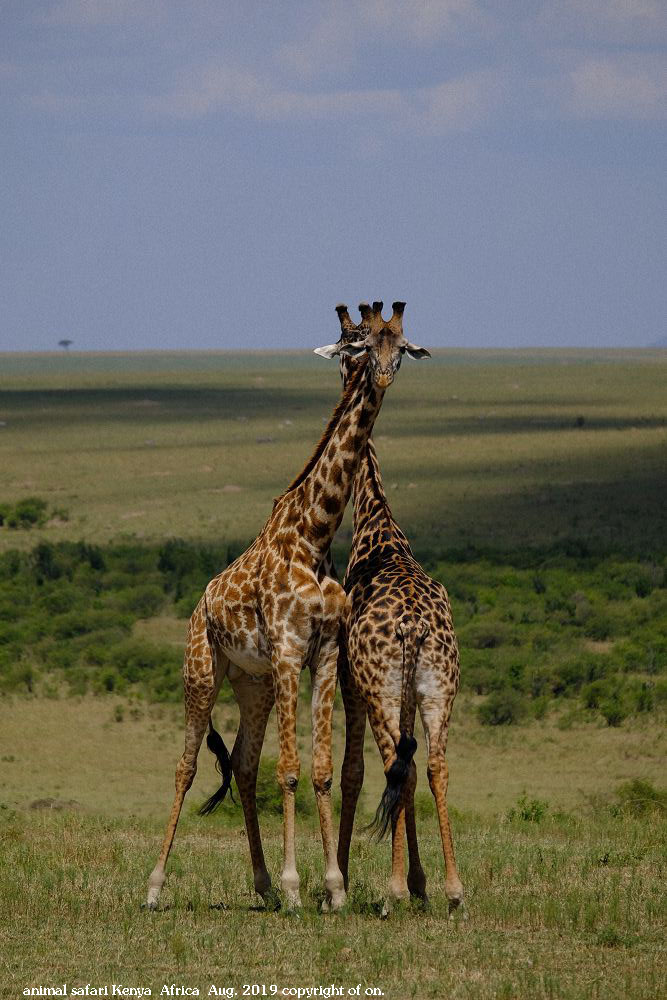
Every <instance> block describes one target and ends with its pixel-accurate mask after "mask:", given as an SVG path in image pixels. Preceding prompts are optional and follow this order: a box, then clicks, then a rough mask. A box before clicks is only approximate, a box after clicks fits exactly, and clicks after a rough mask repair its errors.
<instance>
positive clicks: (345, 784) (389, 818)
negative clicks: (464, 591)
mask: <svg viewBox="0 0 667 1000" xmlns="http://www.w3.org/2000/svg"><path fill="white" fill-rule="evenodd" d="M338 315H339V320H340V324H341V338H340V341H339V343H340V344H341V345H344V344H346V343H349V342H354V341H356V340H357V338H358V337H359V335H360V328H359V327H358V326H355V324H354V323H353V322H352V320H351V319H350V316H349V314H348V313H347V310H344V309H342V308H341V309H340V310H339V313H338ZM381 324H382V303H381V302H374V303H373V310H372V312H370V313H369V315H368V316H367V317H366V325H367V326H368V325H370V327H371V329H373V328H374V327H375V328H378V327H379V326H380V325H381ZM413 356H414V354H413ZM419 356H422V357H423V356H428V352H425V351H423V349H422V352H421V354H420V355H419ZM360 364H363V361H362V360H355V359H351V358H350V357H349V355H347V354H346V353H345V352H344V351H341V353H340V366H341V375H342V378H343V384H344V386H345V385H347V384H348V382H349V381H350V380H351V379H353V378H357V377H358V368H359V366H360ZM344 587H345V591H346V593H347V601H346V605H345V611H344V613H343V628H342V637H343V641H342V643H341V655H340V661H339V677H340V682H341V690H342V694H343V702H344V705H345V722H346V745H345V758H344V761H343V768H342V772H341V788H342V794H343V802H342V809H341V818H340V830H339V841H338V862H339V864H340V867H341V870H342V872H343V877H344V880H345V885H346V886H347V882H348V862H349V850H350V839H351V836H352V826H353V823H354V814H355V810H356V804H357V800H358V797H359V792H360V791H361V786H362V783H363V775H364V761H363V746H364V731H365V728H366V714H367V713H368V717H369V719H370V722H371V728H372V730H373V735H374V737H375V740H376V742H377V744H378V747H379V749H380V753H381V754H382V759H383V762H384V766H385V772H386V776H387V788H386V790H385V793H384V795H383V798H382V802H381V804H380V807H379V809H378V814H377V827H378V831H379V833H380V834H382V833H384V831H386V829H387V827H388V826H389V823H391V827H392V877H391V881H390V884H389V896H390V898H395V899H400V898H403V897H404V896H407V895H408V894H411V895H414V896H417V897H420V898H422V899H424V900H426V876H425V874H424V870H423V868H422V865H421V861H420V858H419V850H418V846H417V832H416V824H415V813H414V790H415V785H416V780H417V775H416V770H415V765H414V762H413V760H412V758H413V755H414V752H415V749H416V745H417V744H416V741H415V739H414V735H413V734H414V721H415V712H416V708H417V706H418V707H419V712H420V715H421V718H422V723H423V726H424V731H425V734H426V742H427V752H428V779H429V784H430V786H431V791H432V793H433V796H434V799H435V804H436V809H437V813H438V821H439V825H440V834H441V839H442V847H443V853H444V857H445V866H446V880H445V892H446V895H447V898H448V900H449V905H450V912H451V911H453V910H454V909H455V908H456V907H457V906H459V904H460V903H462V901H463V886H462V884H461V880H460V878H459V876H458V872H457V869H456V861H455V858H454V847H453V843H452V835H451V829H450V825H449V817H448V813H447V804H446V796H447V784H448V768H447V762H446V758H445V750H446V746H447V734H448V729H449V719H450V715H451V710H452V705H453V702H454V697H455V695H456V692H457V689H458V683H459V658H458V648H457V643H456V637H455V635H454V629H453V625H452V617H451V611H450V607H449V600H448V597H447V592H446V590H445V588H444V587H443V586H442V584H440V583H439V582H437V581H435V580H431V579H430V577H428V576H427V575H426V573H425V572H424V570H423V569H422V567H421V566H420V565H419V563H418V562H417V561H416V559H415V558H414V556H413V554H412V550H411V548H410V544H409V542H408V540H407V538H406V536H405V535H404V533H403V531H402V530H401V528H400V527H399V525H398V524H397V523H396V521H395V519H394V517H393V515H392V513H391V509H390V507H389V503H388V501H387V497H386V494H385V491H384V487H383V484H382V476H381V474H380V467H379V465H378V461H377V455H376V453H375V447H374V445H373V442H372V440H371V439H370V438H369V440H368V441H367V443H366V446H365V448H364V452H363V455H362V458H361V462H360V465H359V471H358V472H357V475H356V478H355V482H354V534H353V539H352V549H351V552H350V558H349V562H348V567H347V572H346V575H345V580H344ZM406 832H407V841H408V851H409V857H410V870H409V873H408V876H407V880H406V876H405V859H404V838H405V834H406Z"/></svg>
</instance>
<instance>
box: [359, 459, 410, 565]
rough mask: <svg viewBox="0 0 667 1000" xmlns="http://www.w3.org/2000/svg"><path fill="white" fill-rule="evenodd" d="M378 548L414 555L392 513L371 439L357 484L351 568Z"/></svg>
mask: <svg viewBox="0 0 667 1000" xmlns="http://www.w3.org/2000/svg"><path fill="white" fill-rule="evenodd" d="M378 546H380V547H382V548H387V547H389V548H391V549H392V550H394V551H397V550H398V551H403V552H406V553H407V554H409V555H412V550H411V549H410V543H409V542H408V540H407V538H406V537H405V535H404V534H403V532H402V531H401V529H400V528H399V526H398V524H397V523H396V521H395V520H394V517H393V515H392V513H391V508H390V506H389V501H388V500H387V495H386V493H385V491H384V485H383V483H382V475H381V473H380V466H379V464H378V460H377V455H376V453H375V445H374V444H373V441H372V440H370V439H369V440H368V442H367V444H366V447H365V449H364V453H363V455H362V457H361V462H360V464H359V470H358V472H357V475H356V478H355V480H354V534H353V537H352V549H351V551H350V559H349V566H350V567H351V566H353V565H354V564H355V563H357V562H358V561H359V560H361V559H367V558H368V557H369V555H370V554H371V552H372V550H373V549H375V548H376V547H378Z"/></svg>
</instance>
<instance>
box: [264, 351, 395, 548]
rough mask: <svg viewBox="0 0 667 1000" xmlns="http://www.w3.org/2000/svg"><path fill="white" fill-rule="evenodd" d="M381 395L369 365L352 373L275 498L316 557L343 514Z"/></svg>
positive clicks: (328, 542) (326, 546) (277, 506)
mask: <svg viewBox="0 0 667 1000" xmlns="http://www.w3.org/2000/svg"><path fill="white" fill-rule="evenodd" d="M383 396H384V389H378V388H377V387H376V386H375V385H374V384H373V382H372V379H371V377H370V369H367V368H366V367H364V368H361V369H360V370H359V371H358V372H356V373H355V374H354V376H353V377H352V378H351V379H350V380H349V381H348V383H347V384H346V386H345V389H344V392H343V396H342V397H341V401H340V403H339V404H338V406H337V407H336V409H335V410H334V414H333V416H332V418H331V420H330V422H329V425H328V427H327V429H326V430H325V432H324V434H323V436H322V440H321V441H320V443H319V445H318V447H317V448H316V450H315V453H314V454H313V457H312V458H311V460H310V461H309V462H308V463H307V465H306V467H305V469H304V470H303V472H302V473H301V475H300V476H298V477H297V479H296V480H295V481H294V483H293V484H292V486H290V487H289V488H288V489H287V490H286V492H285V493H283V495H282V496H281V497H280V498H279V499H278V501H277V503H276V510H275V511H274V514H275V515H276V516H278V517H279V516H280V511H281V510H282V509H283V508H284V509H286V510H291V511H292V512H295V511H298V512H299V514H300V525H299V529H300V532H299V533H300V536H301V537H302V538H304V539H305V540H306V541H307V542H308V543H309V545H310V547H311V548H312V549H313V550H314V551H315V553H316V555H317V557H318V558H320V559H321V558H322V557H324V556H325V555H326V553H327V551H328V549H329V546H330V545H331V542H332V541H333V537H334V535H335V534H336V531H337V530H338V528H339V526H340V522H341V521H342V519H343V513H344V511H345V507H346V506H347V502H348V500H349V499H350V495H351V493H352V487H353V484H354V479H355V476H356V473H357V469H358V468H359V461H360V459H361V456H362V454H363V453H364V451H365V448H366V444H367V442H368V439H369V436H370V433H371V431H372V429H373V424H374V423H375V419H376V417H377V415H378V413H379V411H380V406H381V405H382V398H383Z"/></svg>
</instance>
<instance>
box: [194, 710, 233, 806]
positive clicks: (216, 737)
mask: <svg viewBox="0 0 667 1000" xmlns="http://www.w3.org/2000/svg"><path fill="white" fill-rule="evenodd" d="M206 746H207V747H208V748H209V750H210V751H211V753H212V754H215V756H216V757H217V763H216V765H215V769H216V771H218V772H219V773H220V774H221V775H222V784H221V785H220V788H219V789H218V790H217V792H214V793H213V795H211V797H210V799H207V800H206V802H205V803H204V805H203V806H201V808H200V810H199V815H200V816H209V815H210V814H211V813H212V812H215V810H216V809H217V808H218V806H219V805H220V803H221V802H222V800H223V799H224V797H225V795H226V794H227V792H229V794H230V795H231V797H232V802H233V801H234V795H233V793H232V790H231V785H232V758H231V757H230V755H229V750H228V749H227V747H226V746H225V741H224V740H223V738H222V736H221V735H220V733H219V732H217V731H216V729H215V728H214V726H213V719H209V723H208V736H207V737H206Z"/></svg>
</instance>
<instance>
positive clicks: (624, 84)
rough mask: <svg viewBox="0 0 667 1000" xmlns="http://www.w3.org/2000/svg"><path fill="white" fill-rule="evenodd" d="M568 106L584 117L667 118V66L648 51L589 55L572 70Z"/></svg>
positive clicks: (568, 90)
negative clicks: (614, 54) (593, 56)
mask: <svg viewBox="0 0 667 1000" xmlns="http://www.w3.org/2000/svg"><path fill="white" fill-rule="evenodd" d="M564 106H565V109H566V110H567V111H569V112H570V113H571V114H573V115H575V116H576V117H580V118H621V119H640V120H641V119H664V118H667V66H665V63H664V61H663V60H662V59H659V58H658V57H656V56H654V55H651V54H646V53H641V54H640V53H632V54H624V55H619V56H615V57H612V56H606V57H595V58H589V59H585V60H583V61H582V62H581V63H580V64H579V65H578V66H576V67H575V68H574V69H573V70H572V71H571V72H570V74H569V78H568V80H567V86H566V89H565V95H564Z"/></svg>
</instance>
